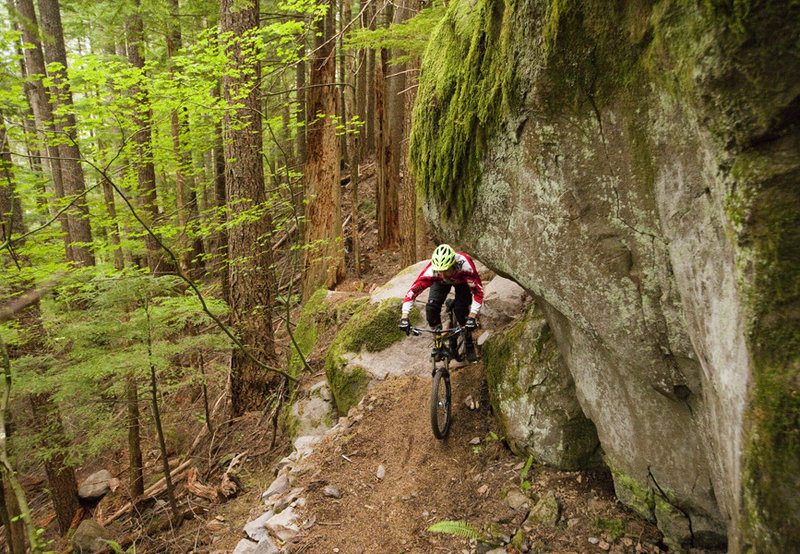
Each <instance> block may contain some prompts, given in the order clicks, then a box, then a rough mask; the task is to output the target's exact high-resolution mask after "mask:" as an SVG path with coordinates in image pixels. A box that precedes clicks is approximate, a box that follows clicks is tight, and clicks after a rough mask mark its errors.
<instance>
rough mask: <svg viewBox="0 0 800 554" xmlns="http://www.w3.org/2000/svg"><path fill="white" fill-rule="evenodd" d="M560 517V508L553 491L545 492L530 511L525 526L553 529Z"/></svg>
mask: <svg viewBox="0 0 800 554" xmlns="http://www.w3.org/2000/svg"><path fill="white" fill-rule="evenodd" d="M560 517H561V506H560V505H559V503H558V499H557V498H556V495H555V493H554V492H553V491H549V492H547V493H546V494H545V495H544V496H543V497H542V498H541V499H540V500H539V502H537V503H536V505H535V506H534V507H533V509H532V510H531V513H530V514H529V515H528V519H526V520H525V523H526V524H533V525H547V526H549V527H555V526H556V524H557V523H558V519H559V518H560Z"/></svg>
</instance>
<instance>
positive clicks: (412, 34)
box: [345, 0, 446, 65]
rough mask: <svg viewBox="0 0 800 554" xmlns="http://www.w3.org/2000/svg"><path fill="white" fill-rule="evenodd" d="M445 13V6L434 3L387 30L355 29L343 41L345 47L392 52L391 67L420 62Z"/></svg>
mask: <svg viewBox="0 0 800 554" xmlns="http://www.w3.org/2000/svg"><path fill="white" fill-rule="evenodd" d="M445 10H446V6H445V3H444V2H443V1H442V0H437V1H435V2H432V3H431V5H430V6H428V7H426V8H425V9H423V10H422V11H420V12H419V13H418V14H417V15H415V16H414V17H412V18H410V19H408V20H406V21H403V22H402V23H392V24H391V25H389V26H388V27H383V28H379V29H375V30H370V29H365V28H360V29H355V30H353V32H351V33H350V35H348V37H347V38H346V39H345V47H346V48H348V49H355V48H372V49H374V50H379V49H382V48H385V49H389V50H394V52H395V55H394V56H393V57H392V59H391V60H390V62H389V63H390V65H399V64H403V63H406V62H408V61H411V60H413V59H419V58H421V57H422V54H423V53H424V52H425V48H426V47H427V45H428V43H429V41H430V38H431V35H432V34H433V31H434V30H435V29H436V26H437V25H438V24H439V22H440V21H441V20H442V17H444V14H445Z"/></svg>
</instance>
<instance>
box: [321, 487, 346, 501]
mask: <svg viewBox="0 0 800 554" xmlns="http://www.w3.org/2000/svg"><path fill="white" fill-rule="evenodd" d="M322 496H324V497H326V498H341V497H342V491H340V490H339V489H338V488H336V487H334V486H333V485H328V486H327V487H325V488H324V489H322Z"/></svg>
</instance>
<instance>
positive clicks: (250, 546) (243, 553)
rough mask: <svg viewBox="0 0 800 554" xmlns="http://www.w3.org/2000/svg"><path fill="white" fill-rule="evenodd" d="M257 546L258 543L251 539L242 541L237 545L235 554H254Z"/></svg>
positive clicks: (234, 550)
mask: <svg viewBox="0 0 800 554" xmlns="http://www.w3.org/2000/svg"><path fill="white" fill-rule="evenodd" d="M257 546H258V543H255V542H253V541H251V540H250V539H242V540H240V541H239V542H238V543H237V544H236V548H234V549H233V554H253V552H254V551H255V549H256V547H257Z"/></svg>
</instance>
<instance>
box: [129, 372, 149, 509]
mask: <svg viewBox="0 0 800 554" xmlns="http://www.w3.org/2000/svg"><path fill="white" fill-rule="evenodd" d="M125 400H126V402H127V404H128V409H127V412H128V413H127V420H128V462H129V463H128V465H129V467H128V483H129V486H130V489H131V490H130V495H131V499H132V500H135V499H137V498H139V497H140V496H142V494H144V473H143V470H142V468H143V467H144V464H143V463H142V442H141V432H140V418H139V389H138V387H137V385H136V376H135V375H134V374H133V373H132V372H129V373H128V374H127V375H126V376H125Z"/></svg>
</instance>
